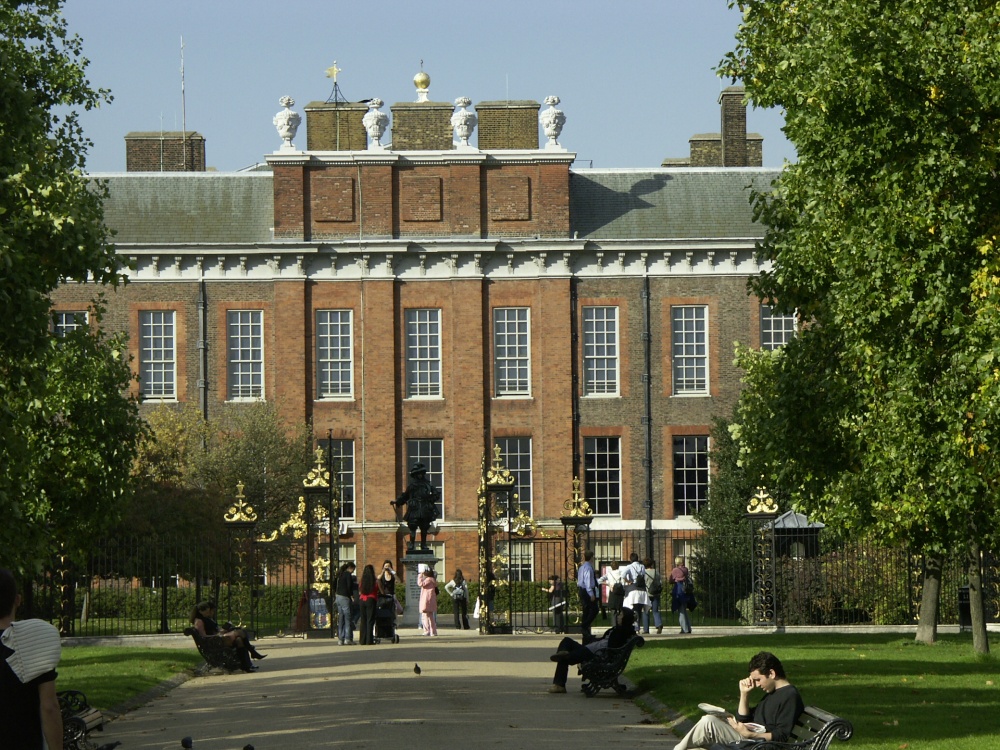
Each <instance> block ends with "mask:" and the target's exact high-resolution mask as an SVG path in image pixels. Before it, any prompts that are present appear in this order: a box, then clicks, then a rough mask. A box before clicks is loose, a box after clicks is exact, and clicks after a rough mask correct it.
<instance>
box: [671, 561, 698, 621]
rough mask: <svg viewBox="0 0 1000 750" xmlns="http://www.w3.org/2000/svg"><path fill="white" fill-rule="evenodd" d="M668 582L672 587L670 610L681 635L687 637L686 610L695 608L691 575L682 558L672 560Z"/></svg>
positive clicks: (688, 616) (687, 618)
mask: <svg viewBox="0 0 1000 750" xmlns="http://www.w3.org/2000/svg"><path fill="white" fill-rule="evenodd" d="M670 582H671V584H672V585H673V589H672V591H671V594H672V602H671V607H670V609H671V611H673V612H676V613H677V619H678V621H679V622H680V625H681V635H688V634H690V633H691V616H690V615H689V614H688V610H691V609H694V607H695V602H694V586H693V585H692V584H691V574H690V573H689V572H688V569H687V566H686V565H685V564H684V558H683V557H675V558H674V569H673V570H671V571H670Z"/></svg>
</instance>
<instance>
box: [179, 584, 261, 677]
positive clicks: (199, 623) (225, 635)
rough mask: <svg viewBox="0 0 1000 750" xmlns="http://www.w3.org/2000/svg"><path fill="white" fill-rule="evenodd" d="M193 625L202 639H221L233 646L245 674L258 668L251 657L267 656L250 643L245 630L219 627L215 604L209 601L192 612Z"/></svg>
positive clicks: (226, 626) (202, 603)
mask: <svg viewBox="0 0 1000 750" xmlns="http://www.w3.org/2000/svg"><path fill="white" fill-rule="evenodd" d="M191 624H192V625H194V629H195V630H197V631H198V635H199V636H201V637H202V638H221V639H222V642H223V643H224V644H225V645H227V646H232V647H233V648H235V649H236V653H237V654H239V657H240V664H241V665H242V666H243V671H244V672H252V671H253V670H254V669H256V667H254V666H253V665H252V664H251V663H250V657H251V656H252V657H253V658H254V659H263V658H264V657H265V656H266V655H267V654H262V653H259V652H258V651H257V649H256V648H254V645H253V644H252V643H251V642H250V636H248V635H247V631H245V630H244V629H243V628H234V627H232V626H231V625H229V624H228V623H227V624H226V625H224V626H222V627H219V623H217V622H216V621H215V602H213V601H207V602H201V603H200V604H196V605H195V608H194V609H193V610H192V611H191Z"/></svg>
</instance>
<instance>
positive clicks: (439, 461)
mask: <svg viewBox="0 0 1000 750" xmlns="http://www.w3.org/2000/svg"><path fill="white" fill-rule="evenodd" d="M418 462H419V463H422V464H423V465H424V466H426V467H427V481H428V482H430V483H431V484H432V485H434V486H435V487H437V489H438V490H439V492H440V497H439V498H438V502H437V512H438V520H439V521H440V520H443V519H444V440H442V439H441V438H407V440H406V471H407V476H409V471H410V469H411V468H412V467H413V464H415V463H418Z"/></svg>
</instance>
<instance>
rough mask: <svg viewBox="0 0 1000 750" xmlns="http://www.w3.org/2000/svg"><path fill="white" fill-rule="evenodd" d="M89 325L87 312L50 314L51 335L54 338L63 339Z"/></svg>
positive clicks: (57, 312)
mask: <svg viewBox="0 0 1000 750" xmlns="http://www.w3.org/2000/svg"><path fill="white" fill-rule="evenodd" d="M88 325H90V313H89V312H88V311H87V310H56V311H55V312H53V313H52V333H53V334H55V336H56V338H60V339H61V338H64V337H65V336H66V335H67V334H70V333H72V332H73V331H76V330H78V329H80V328H85V327H87V326H88Z"/></svg>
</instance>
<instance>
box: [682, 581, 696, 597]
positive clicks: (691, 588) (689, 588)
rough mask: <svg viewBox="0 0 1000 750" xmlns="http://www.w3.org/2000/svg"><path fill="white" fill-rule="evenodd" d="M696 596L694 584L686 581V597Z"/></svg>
mask: <svg viewBox="0 0 1000 750" xmlns="http://www.w3.org/2000/svg"><path fill="white" fill-rule="evenodd" d="M693 594H694V584H693V583H691V581H684V596H691V595H693Z"/></svg>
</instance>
